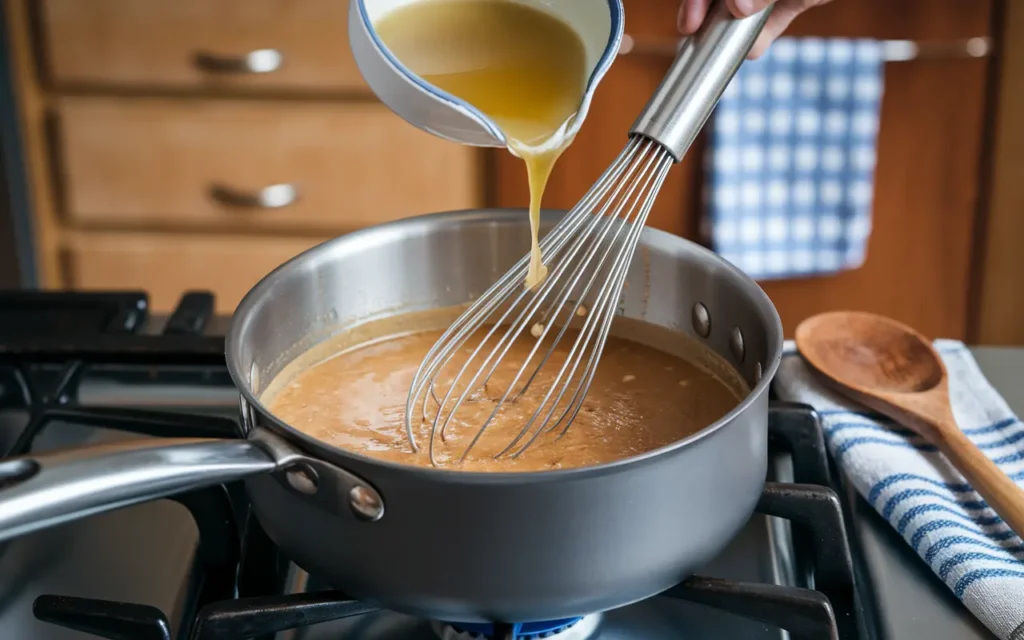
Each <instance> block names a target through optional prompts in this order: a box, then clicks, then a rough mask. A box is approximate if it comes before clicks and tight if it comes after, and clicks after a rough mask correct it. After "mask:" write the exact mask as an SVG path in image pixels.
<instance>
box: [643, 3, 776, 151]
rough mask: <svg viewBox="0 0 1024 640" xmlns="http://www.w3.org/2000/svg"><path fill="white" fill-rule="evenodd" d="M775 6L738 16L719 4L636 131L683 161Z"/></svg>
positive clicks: (689, 41) (692, 38) (688, 41)
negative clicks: (738, 17)
mask: <svg viewBox="0 0 1024 640" xmlns="http://www.w3.org/2000/svg"><path fill="white" fill-rule="evenodd" d="M771 10H772V5H769V6H768V7H767V8H766V9H763V10H762V11H760V12H758V13H755V14H754V15H752V16H749V17H746V18H741V19H736V18H734V17H733V16H732V14H730V13H729V9H728V8H727V7H726V6H725V3H724V2H722V1H721V0H719V1H718V2H714V3H713V4H712V6H711V8H710V9H709V11H708V15H707V18H705V20H704V24H703V25H701V28H700V30H698V31H697V33H695V34H694V35H692V36H690V37H689V38H686V39H685V40H683V42H682V45H681V46H680V47H679V53H678V54H677V55H676V59H675V62H673V63H672V66H671V68H669V71H668V74H667V75H666V76H665V79H664V80H663V81H662V83H661V85H660V86H659V87H658V89H657V91H655V92H654V95H653V96H652V97H651V99H650V101H648V103H647V106H645V107H644V110H643V111H642V112H641V114H640V117H639V118H637V120H636V122H635V123H633V127H632V128H631V129H630V133H631V134H639V135H642V136H645V137H647V138H650V139H652V140H654V141H656V142H658V143H660V144H661V145H662V146H663V147H665V148H666V149H668V151H669V152H670V153H671V154H672V156H673V157H674V158H675V159H676V161H677V162H678V161H680V160H682V159H683V156H684V155H686V151H687V150H688V149H689V148H690V145H691V144H693V141H694V139H695V138H696V137H697V134H698V133H700V130H701V129H702V128H703V127H704V123H705V122H707V119H708V117H709V116H710V115H711V112H712V111H713V110H714V108H715V105H716V104H718V99H719V98H721V97H722V93H723V92H724V91H725V88H726V86H728V84H729V82H730V81H731V80H732V78H733V76H734V75H736V71H737V69H739V67H740V64H742V63H743V60H744V58H746V57H747V54H749V53H750V49H751V48H752V47H753V46H754V41H755V40H757V36H758V35H760V33H761V30H762V29H763V28H764V25H765V22H766V21H767V20H768V16H769V15H770V13H771Z"/></svg>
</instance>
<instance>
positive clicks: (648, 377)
mask: <svg viewBox="0 0 1024 640" xmlns="http://www.w3.org/2000/svg"><path fill="white" fill-rule="evenodd" d="M448 322H450V320H448ZM445 324H446V322H444V321H440V322H439V316H438V314H437V313H436V312H433V313H426V314H411V315H409V316H404V317H400V318H396V319H391V320H389V321H383V322H375V323H370V324H367V325H364V326H361V327H358V328H357V329H355V330H352V331H347V332H344V333H341V334H340V335H338V336H336V337H334V338H332V339H330V340H328V341H326V342H324V343H322V344H320V345H318V346H317V347H315V348H313V349H312V350H310V351H308V352H307V353H305V354H303V355H302V356H300V357H299V358H297V359H296V360H295V361H294V362H292V363H291V364H290V365H288V366H287V367H285V369H284V370H283V371H282V372H281V373H280V374H279V375H278V376H277V377H276V378H275V379H274V381H273V383H272V384H271V385H270V387H269V388H268V389H267V391H266V393H264V394H263V398H262V400H263V402H264V404H266V405H267V406H268V407H269V409H270V411H271V412H272V413H273V414H274V415H275V416H277V417H278V418H279V419H280V420H282V421H284V422H285V423H287V424H289V425H290V426H292V427H294V428H295V429H298V430H299V431H302V432H303V433H306V434H308V435H310V436H312V437H314V438H316V439H318V440H320V441H322V442H325V443H327V444H329V445H332V446H335V447H338V448H341V449H346V450H348V451H352V452H355V453H359V454H362V455H365V456H369V457H372V458H377V459H381V460H388V461H391V462H396V463H400V464H408V465H418V466H430V465H431V463H430V459H429V456H428V453H427V444H428V443H429V434H430V426H431V420H419V417H420V416H421V413H420V412H419V410H418V409H417V412H416V414H414V415H415V416H416V418H417V421H416V422H415V423H414V433H415V434H416V437H417V444H419V445H420V451H419V452H418V453H414V452H413V450H412V448H411V446H410V444H409V442H408V439H407V437H406V430H405V405H406V399H407V396H408V393H409V387H410V385H411V383H412V379H413V375H414V374H415V372H416V370H417V368H418V367H419V365H420V363H421V362H422V360H423V358H424V357H425V356H426V354H427V351H428V350H429V349H430V347H431V346H433V344H434V343H435V341H436V340H437V339H438V338H439V337H440V335H441V330H440V329H435V328H433V327H436V326H445ZM413 327H418V328H420V330H410V329H411V328H413ZM423 327H430V328H423ZM639 336H643V341H644V343H645V344H642V343H641V342H639V341H634V340H631V339H629V337H639ZM534 342H535V340H534V339H533V338H531V337H530V336H529V335H528V334H526V333H525V332H524V337H523V338H522V339H520V340H519V341H518V342H517V343H516V344H515V345H514V346H513V348H512V349H511V351H510V352H509V354H508V355H507V356H506V358H505V359H504V360H503V362H502V366H500V367H499V368H498V370H497V371H496V372H495V374H494V376H493V377H492V381H491V383H490V384H489V385H488V387H487V389H486V390H485V391H484V392H483V393H476V394H473V396H471V397H472V400H471V401H469V402H467V403H466V404H464V405H463V406H462V408H461V409H460V410H459V412H458V413H457V414H456V416H455V418H454V420H453V421H452V424H451V425H450V426H449V429H448V431H447V433H446V441H445V442H442V441H441V440H440V438H438V439H437V440H436V441H435V458H436V459H437V460H438V463H439V465H440V466H442V467H444V468H450V469H457V470H463V471H546V470H553V469H567V468H573V467H584V466H591V465H597V464H602V463H607V462H612V461H614V460H619V459H622V458H627V457H630V456H634V455H637V454H641V453H644V452H647V451H651V450H653V449H657V448H659V447H662V446H664V445H667V444H670V443H672V442H675V441H677V440H680V439H682V438H684V437H686V436H688V435H690V434H692V433H695V432H697V431H699V430H701V429H703V428H704V427H706V426H708V425H709V424H711V423H712V422H714V421H716V420H718V419H719V418H721V417H722V416H723V415H725V414H726V413H727V412H728V411H730V410H731V409H732V408H733V407H735V406H736V405H737V404H738V403H739V401H740V399H741V398H742V397H743V396H745V395H746V394H747V393H748V392H749V390H748V388H747V386H746V384H745V383H744V382H743V381H742V379H740V378H739V376H738V375H737V374H736V373H735V371H734V370H733V369H732V368H731V367H729V365H728V364H726V363H725V362H724V361H723V360H722V359H721V358H720V357H719V356H718V355H717V354H715V353H713V352H711V351H710V350H709V349H707V348H706V347H704V346H703V345H701V344H699V343H697V342H696V341H695V340H693V339H692V338H689V337H687V336H684V335H682V334H679V333H675V332H671V331H668V330H666V329H664V328H661V327H657V326H655V325H651V324H648V323H642V322H639V321H635V320H628V319H625V318H619V319H617V320H616V322H615V324H614V326H613V330H612V335H611V336H610V337H609V339H608V342H607V345H606V347H605V350H604V354H603V356H602V358H601V361H600V364H599V365H598V368H597V373H596V375H595V377H594V380H593V384H592V386H591V388H590V392H589V394H588V395H587V398H586V400H585V401H584V403H583V407H582V410H581V411H580V412H579V413H578V415H577V416H576V419H575V420H574V421H573V423H572V425H571V426H570V428H569V430H568V432H566V433H565V435H564V436H563V437H561V438H556V436H557V435H558V433H559V432H560V431H561V429H558V430H556V431H553V432H551V433H547V434H544V435H542V436H541V437H539V438H538V439H537V440H536V441H535V442H534V443H533V445H532V446H531V447H530V449H529V450H527V451H526V452H525V453H524V454H523V455H521V456H519V457H517V458H510V457H508V456H504V457H502V458H499V459H494V457H493V456H494V455H495V454H496V453H498V452H499V451H501V450H502V449H503V448H504V447H505V446H506V445H507V444H508V443H509V442H510V441H511V440H512V439H513V438H515V436H516V435H517V434H518V433H519V431H520V430H521V429H522V427H523V426H524V425H525V424H526V422H527V420H528V419H529V416H530V415H532V413H533V411H534V410H535V409H536V407H537V404H538V403H539V401H540V399H541V398H542V397H543V390H546V389H547V388H548V386H549V384H550V380H551V379H553V378H554V376H555V375H557V372H558V370H559V369H560V368H561V364H562V362H563V361H564V357H565V355H566V354H567V353H568V350H569V348H570V347H571V345H572V339H571V338H570V337H569V336H566V337H564V338H563V339H562V341H561V342H560V344H559V346H558V348H557V349H556V351H555V354H554V355H553V356H552V357H551V360H549V361H548V363H547V364H546V365H545V366H544V368H543V369H542V370H541V373H540V374H539V376H538V378H537V379H536V380H535V381H534V383H533V385H532V386H531V390H530V391H528V392H527V393H526V394H525V395H523V396H522V397H521V398H520V399H519V400H518V401H517V402H515V403H512V402H510V401H506V404H505V407H507V408H505V409H503V410H502V412H500V413H499V414H498V416H497V417H496V418H495V420H494V421H493V422H492V424H491V425H490V426H489V427H488V429H487V431H486V432H485V435H484V436H483V437H482V438H481V439H480V441H479V442H478V443H477V445H476V446H475V447H474V448H473V450H472V451H471V452H470V454H469V456H468V457H467V458H466V460H464V461H463V462H461V463H459V462H458V459H459V457H460V456H461V455H462V452H463V451H464V450H465V447H466V446H467V444H468V443H469V441H470V440H471V439H472V437H473V436H474V435H475V433H476V431H477V430H478V429H479V426H480V425H481V424H483V422H484V420H485V419H486V417H487V416H488V415H489V414H490V413H491V411H492V410H493V408H494V406H495V401H496V400H497V399H498V398H499V397H500V395H501V393H502V392H503V391H504V390H505V389H506V388H507V387H508V385H509V383H510V381H511V380H512V377H513V376H514V375H515V372H516V371H517V370H518V368H519V366H521V365H522V363H523V361H524V360H525V358H526V357H527V355H528V353H529V351H530V349H531V348H532V347H533V343H534ZM474 345H475V342H473V341H470V342H469V343H467V345H466V348H464V349H463V352H462V355H461V356H456V358H455V359H453V362H452V363H451V364H450V365H449V366H448V367H446V368H445V369H443V370H442V373H441V375H440V376H439V380H440V381H442V382H444V381H450V380H451V378H452V377H453V376H454V374H455V373H456V372H457V371H458V367H461V365H462V364H463V362H465V360H464V358H466V357H467V356H468V351H469V350H470V349H469V347H472V346H474ZM529 371H532V367H531V368H530V369H529ZM524 381H525V377H524ZM519 384H520V385H521V384H522V382H520V383H519ZM439 388H440V389H442V390H446V389H447V386H445V385H444V384H439ZM535 390H542V391H541V393H537V392H536V391H535ZM442 393H443V391H442ZM561 406H564V404H563V405H561ZM430 407H431V409H432V410H431V412H430V417H431V418H432V417H433V415H434V411H433V408H434V407H435V405H434V404H433V403H431V404H430ZM555 415H556V416H557V415H560V411H559V412H558V413H556V414H555Z"/></svg>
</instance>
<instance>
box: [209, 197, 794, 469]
mask: <svg viewBox="0 0 1024 640" xmlns="http://www.w3.org/2000/svg"><path fill="white" fill-rule="evenodd" d="M564 214H565V212H564V211H558V210H551V209H545V210H542V212H541V220H542V221H545V222H555V221H557V219H558V218H560V217H561V216H562V215H564ZM525 216H526V210H525V209H519V208H482V209H462V210H454V211H443V212H439V213H429V214H423V215H418V216H412V217H408V218H403V219H399V220H394V221H392V222H387V223H383V224H380V225H375V226H372V227H367V228H365V229H360V230H358V231H354V232H352V233H348V234H344V235H341V236H338V237H336V238H332V239H330V240H326V241H324V242H322V243H320V244H318V245H316V246H315V247H312V248H310V249H307V250H306V251H304V252H302V253H300V254H298V255H296V256H294V257H293V258H291V259H289V260H288V261H287V262H284V263H282V264H281V265H280V266H278V267H277V268H276V269H274V270H273V271H271V272H270V273H268V274H267V275H266V276H264V277H263V278H262V279H261V280H260V281H259V282H257V283H256V284H255V285H254V286H253V287H252V289H250V290H249V291H248V292H247V293H246V294H245V296H244V297H243V298H242V301H241V302H240V303H239V305H238V307H236V309H235V312H234V314H233V315H232V318H231V324H230V328H229V330H228V334H227V336H226V339H225V345H224V351H225V353H224V356H225V359H226V361H227V367H228V373H229V375H230V376H231V379H232V382H233V383H234V385H235V387H236V389H237V390H238V392H239V393H240V394H241V396H242V398H243V399H244V400H245V403H247V404H248V406H249V408H250V409H251V410H253V411H258V412H259V413H260V414H261V415H262V416H263V418H264V419H266V420H268V421H269V422H270V424H269V425H268V427H269V428H272V430H274V431H276V432H278V434H279V435H281V436H283V437H286V438H287V439H289V440H290V441H291V442H293V443H295V442H296V441H297V442H299V443H301V444H302V445H303V446H304V447H306V448H307V449H308V450H312V451H313V452H316V451H326V452H328V453H329V454H330V455H331V456H337V457H340V458H342V459H347V460H352V461H354V462H357V463H360V464H364V465H365V464H369V465H371V466H374V467H381V468H387V469H391V470H393V471H397V472H404V473H413V474H425V475H427V476H429V478H430V479H431V480H432V481H439V482H450V483H454V484H462V483H472V484H480V483H497V484H508V483H509V481H511V480H515V481H516V482H517V483H519V484H526V483H531V482H544V481H549V480H554V479H559V478H565V479H569V478H572V479H580V478H583V477H590V476H597V475H605V474H609V473H613V472H617V471H620V470H622V469H624V468H627V467H633V466H635V465H638V464H642V463H644V462H648V461H651V460H653V459H655V458H660V457H662V456H664V455H668V454H670V453H672V452H674V451H676V450H679V449H684V448H686V447H688V446H690V445H692V444H693V443H695V442H698V441H700V440H702V439H704V438H708V437H710V436H711V435H712V434H714V433H716V432H717V431H718V430H719V429H722V428H723V427H724V426H725V425H727V424H729V423H730V422H732V421H733V420H734V419H736V418H737V417H738V416H739V415H741V414H742V413H743V412H745V411H747V410H748V409H749V408H750V407H751V405H753V404H754V403H755V402H757V400H758V398H759V397H760V396H761V394H763V393H767V392H768V387H769V385H770V384H771V381H772V379H773V378H774V376H775V373H776V371H777V370H778V368H779V364H780V362H781V360H782V351H783V346H784V339H783V331H782V320H781V318H780V317H779V313H778V310H777V309H776V308H775V305H774V304H773V303H772V301H771V299H770V298H769V297H768V294H766V293H765V292H764V290H763V289H762V288H761V287H760V286H759V285H758V284H757V283H756V282H755V281H754V280H753V279H751V278H750V277H749V276H748V275H746V274H745V273H743V271H741V270H740V269H739V268H737V267H735V266H734V265H733V264H731V263H730V262H728V261H727V260H725V259H724V258H722V257H720V256H719V255H717V254H716V253H714V252H713V251H711V250H709V249H707V248H705V247H702V246H700V245H698V244H697V243H695V242H692V241H690V240H687V239H685V238H681V237H679V236H675V235H672V234H670V233H667V232H665V231H660V230H658V229H652V228H650V227H648V228H646V229H644V231H643V235H642V236H641V238H642V239H641V245H640V246H657V245H659V244H662V243H669V242H671V243H679V242H683V243H686V244H687V245H688V250H691V251H694V252H696V253H697V254H698V255H700V256H701V257H702V258H704V259H707V260H709V261H711V262H712V263H713V264H714V265H715V267H716V268H719V269H722V270H724V271H727V272H729V273H730V274H732V275H733V276H734V277H735V279H736V281H737V284H738V285H739V286H740V290H741V292H742V293H743V294H744V295H746V296H748V297H749V298H750V300H751V301H752V302H753V304H754V305H755V307H756V308H757V311H758V313H759V315H760V317H761V320H762V321H763V322H764V323H765V324H766V325H767V326H766V327H765V331H766V333H767V334H768V336H769V344H768V349H769V356H768V357H767V358H766V361H765V362H764V363H763V364H762V375H761V379H760V380H759V381H758V382H757V383H756V384H755V385H754V386H753V388H751V390H750V393H748V394H747V395H746V396H745V397H744V398H743V399H742V400H741V401H740V402H739V403H738V404H737V405H736V406H735V407H733V408H732V409H730V410H729V411H728V412H727V413H726V414H725V415H724V416H722V417H721V418H719V419H718V420H716V421H715V422H712V423H711V424H709V425H707V426H705V427H704V428H702V429H701V430H699V431H697V432H695V433H692V434H690V435H688V436H686V437H684V438H681V439H679V440H675V441H673V442H671V443H669V444H667V445H664V446H662V447H659V448H657V449H652V450H650V451H645V452H643V453H639V454H636V455H633V456H629V457H627V458H621V459H618V460H613V461H611V462H605V463H602V464H598V465H590V466H585V467H574V468H569V469H554V470H546V471H458V470H453V469H445V468H437V467H425V466H416V465H407V464H401V463H398V462H392V461H388V460H381V459H379V458H373V457H371V456H366V455H362V454H360V453H357V452H354V451H349V450H347V449H343V448H341V447H336V446H334V445H331V444H329V443H327V442H325V441H323V440H320V439H318V438H314V437H312V436H310V435H308V434H306V433H303V432H302V431H300V430H298V429H296V428H294V427H292V426H291V425H289V424H288V423H286V422H284V421H283V420H281V419H279V418H278V417H277V416H275V415H274V413H273V412H272V411H270V409H269V408H268V407H267V406H266V405H264V404H263V402H262V401H261V400H260V399H259V398H258V397H257V396H256V394H254V393H253V390H252V388H251V386H250V384H249V382H248V380H247V374H246V372H245V371H243V368H242V365H241V359H242V350H241V346H242V344H241V339H240V336H241V333H242V330H243V328H244V326H245V325H246V323H247V322H249V321H251V320H252V318H253V313H254V309H255V307H256V306H257V305H258V304H259V303H260V302H262V301H263V299H264V297H265V293H266V291H267V289H268V288H269V287H271V286H272V285H273V283H274V282H275V281H276V280H277V279H279V278H281V277H282V275H281V274H283V273H287V272H288V271H290V270H292V269H294V268H295V266H294V265H296V264H299V263H305V262H309V261H311V260H315V258H316V257H317V256H319V255H323V254H325V253H329V252H331V251H333V250H335V249H336V247H337V246H338V245H340V244H348V243H360V242H365V241H367V240H370V239H374V238H375V236H384V237H386V235H387V234H388V233H391V232H393V231H394V230H396V229H401V228H405V227H412V226H416V225H424V226H430V227H435V226H436V225H437V223H439V222H440V223H466V222H474V221H481V220H486V221H492V222H505V221H515V222H520V221H522V220H524V219H525ZM773 330H774V336H773V335H772V333H773ZM329 335H333V334H332V333H331V332H327V333H325V336H329ZM772 341H774V344H771V342H772ZM339 466H344V465H339Z"/></svg>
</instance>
